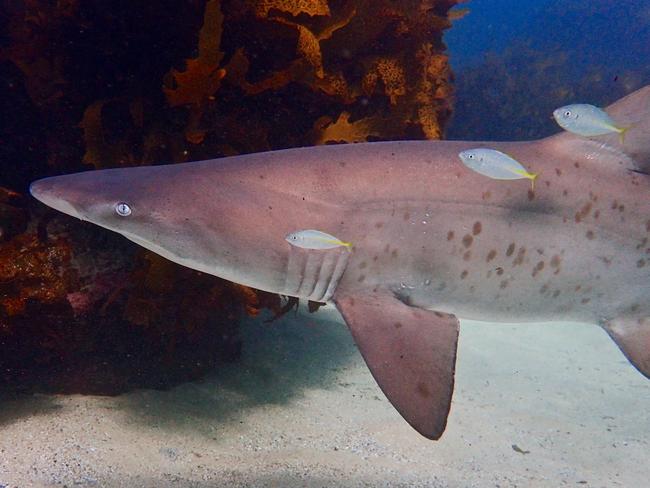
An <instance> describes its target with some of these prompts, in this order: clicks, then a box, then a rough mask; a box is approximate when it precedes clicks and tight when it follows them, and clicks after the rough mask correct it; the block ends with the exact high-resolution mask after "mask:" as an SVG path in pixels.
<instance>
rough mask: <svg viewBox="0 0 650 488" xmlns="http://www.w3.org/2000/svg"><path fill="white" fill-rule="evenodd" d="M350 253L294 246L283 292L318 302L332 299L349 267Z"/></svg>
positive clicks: (290, 254)
mask: <svg viewBox="0 0 650 488" xmlns="http://www.w3.org/2000/svg"><path fill="white" fill-rule="evenodd" d="M349 257H350V252H349V251H347V250H346V249H342V248H337V249H331V250H311V249H302V248H299V247H294V246H292V247H291V250H290V251H289V259H288V260H287V271H286V281H285V284H284V293H285V294H286V295H290V296H295V297H299V298H306V299H308V300H313V301H316V302H327V301H329V300H330V299H331V298H332V295H333V294H334V291H335V290H336V286H337V285H338V283H339V281H340V279H341V276H343V272H344V271H345V268H346V266H347V264H348V259H349Z"/></svg>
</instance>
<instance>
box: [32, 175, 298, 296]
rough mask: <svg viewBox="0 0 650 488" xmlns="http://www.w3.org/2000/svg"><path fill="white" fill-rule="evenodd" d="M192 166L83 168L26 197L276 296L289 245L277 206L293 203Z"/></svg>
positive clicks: (38, 185)
mask: <svg viewBox="0 0 650 488" xmlns="http://www.w3.org/2000/svg"><path fill="white" fill-rule="evenodd" d="M216 166H218V165H216ZM216 166H215V167H216ZM194 169H195V166H192V165H168V166H155V167H151V166H149V167H138V168H124V169H111V170H102V171H89V172H84V173H77V174H72V175H65V176H56V177H51V178H45V179H42V180H38V181H36V182H34V183H32V185H31V187H30V192H31V194H32V195H33V196H34V197H35V198H37V199H38V200H40V201H41V202H43V203H44V204H46V205H48V206H50V207H53V208H55V209H57V210H59V211H61V212H64V213H66V214H68V215H71V216H73V217H77V218H79V219H82V220H85V221H89V222H92V223H94V224H96V225H99V226H101V227H105V228H107V229H110V230H112V231H115V232H118V233H120V234H122V235H123V236H125V237H126V238H128V239H130V240H132V241H133V242H135V243H137V244H139V245H141V246H143V247H145V248H147V249H150V250H152V251H154V252H156V253H158V254H160V255H162V256H164V257H166V258H168V259H170V260H172V261H175V262H177V263H179V264H182V265H185V266H188V267H191V268H193V269H197V270H200V271H204V272H207V273H210V274H213V275H217V276H220V277H223V278H226V279H229V280H232V281H236V282H238V283H243V284H247V285H250V286H254V287H256V288H259V289H263V290H267V291H275V292H282V291H283V287H284V283H285V280H286V270H287V261H288V255H289V251H290V247H291V246H290V245H289V244H288V243H287V242H286V241H285V236H286V234H287V233H288V232H290V231H291V230H295V229H294V228H292V224H291V223H290V222H288V221H287V219H286V217H282V215H283V214H284V215H286V214H287V211H286V209H284V208H283V206H285V205H286V206H287V208H288V206H289V205H292V204H293V203H292V202H289V201H282V200H279V201H278V200H276V201H273V199H272V197H269V199H262V198H260V197H258V196H257V195H256V191H255V189H251V185H250V181H240V179H239V178H238V177H233V176H232V174H229V173H228V172H220V171H218V170H217V171H215V172H214V174H210V175H206V174H205V171H203V172H202V171H194ZM256 179H257V175H256ZM273 207H274V208H275V211H271V210H270V209H271V208H273Z"/></svg>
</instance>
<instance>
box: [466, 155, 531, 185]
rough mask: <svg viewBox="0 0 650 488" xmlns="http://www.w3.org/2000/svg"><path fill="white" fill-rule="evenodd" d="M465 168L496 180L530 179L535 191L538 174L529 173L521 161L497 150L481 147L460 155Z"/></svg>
mask: <svg viewBox="0 0 650 488" xmlns="http://www.w3.org/2000/svg"><path fill="white" fill-rule="evenodd" d="M458 157H459V158H460V160H461V161H462V162H463V164H464V165H465V166H467V167H468V168H469V169H471V170H473V171H476V172H477V173H480V174H482V175H484V176H487V177H489V178H493V179H495V180H521V179H523V178H528V179H529V180H530V184H531V188H532V189H533V190H534V189H535V178H537V174H536V173H529V172H528V170H527V169H526V168H524V167H523V166H522V165H521V163H520V162H519V161H517V160H516V159H514V158H512V157H510V156H508V155H507V154H505V153H502V152H501V151H497V150H496V149H488V148H484V147H479V148H476V149H468V150H466V151H461V152H460V153H458Z"/></svg>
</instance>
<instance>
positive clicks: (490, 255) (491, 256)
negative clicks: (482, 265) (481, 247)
mask: <svg viewBox="0 0 650 488" xmlns="http://www.w3.org/2000/svg"><path fill="white" fill-rule="evenodd" d="M496 256H497V251H496V250H495V249H491V250H490V252H489V253H488V254H487V257H486V258H485V262H487V263H489V262H490V261H492V260H493V259H494V258H495V257H496Z"/></svg>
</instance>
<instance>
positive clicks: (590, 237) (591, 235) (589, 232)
mask: <svg viewBox="0 0 650 488" xmlns="http://www.w3.org/2000/svg"><path fill="white" fill-rule="evenodd" d="M585 236H586V237H587V239H589V240H590V241H592V240H593V239H594V231H593V230H588V231H587V232H586V233H585Z"/></svg>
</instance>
